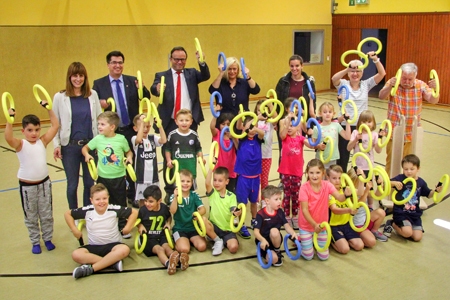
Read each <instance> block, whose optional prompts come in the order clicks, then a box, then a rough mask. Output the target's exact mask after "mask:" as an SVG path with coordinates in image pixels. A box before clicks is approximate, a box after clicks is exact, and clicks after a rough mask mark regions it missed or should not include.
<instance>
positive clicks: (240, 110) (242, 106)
mask: <svg viewBox="0 0 450 300" xmlns="http://www.w3.org/2000/svg"><path fill="white" fill-rule="evenodd" d="M243 112H245V111H244V105H242V104H239V113H243ZM244 120H245V116H244V117H242V122H244Z"/></svg>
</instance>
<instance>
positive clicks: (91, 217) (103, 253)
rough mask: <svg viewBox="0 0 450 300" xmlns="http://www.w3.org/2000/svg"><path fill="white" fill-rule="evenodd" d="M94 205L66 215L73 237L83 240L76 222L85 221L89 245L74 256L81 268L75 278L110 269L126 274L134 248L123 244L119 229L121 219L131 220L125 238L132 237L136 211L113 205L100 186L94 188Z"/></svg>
mask: <svg viewBox="0 0 450 300" xmlns="http://www.w3.org/2000/svg"><path fill="white" fill-rule="evenodd" d="M91 203H92V205H89V206H85V207H80V208H76V209H71V210H68V211H67V212H66V213H65V214H64V218H65V219H66V223H67V225H69V227H70V230H71V231H72V233H73V235H74V236H75V237H76V238H77V239H80V238H81V237H82V235H83V234H82V232H81V231H80V230H79V229H78V228H77V226H76V225H75V220H80V219H85V220H86V229H87V232H88V238H89V244H88V245H84V246H81V247H80V248H78V249H77V250H75V251H73V252H72V259H73V260H74V261H75V262H77V263H79V264H81V265H82V266H80V267H77V268H75V269H74V270H73V274H72V275H73V277H74V278H76V279H78V278H81V277H85V276H89V275H92V274H93V273H94V272H98V271H100V270H102V269H105V268H107V267H109V266H112V267H113V268H114V269H116V270H117V271H119V272H121V271H122V259H124V258H125V257H127V256H128V254H129V253H130V248H129V247H128V246H127V245H125V244H123V243H122V235H121V232H120V231H119V229H118V226H117V223H118V218H124V219H128V220H127V223H126V225H125V227H124V228H123V229H122V234H128V233H130V231H131V230H132V229H133V227H134V223H135V222H136V217H137V214H138V212H137V211H136V210H134V209H132V208H128V207H122V206H119V205H113V204H109V193H108V190H107V189H106V187H105V186H104V185H103V184H101V183H99V184H96V185H94V186H92V188H91Z"/></svg>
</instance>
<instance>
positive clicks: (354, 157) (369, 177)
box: [352, 152, 373, 182]
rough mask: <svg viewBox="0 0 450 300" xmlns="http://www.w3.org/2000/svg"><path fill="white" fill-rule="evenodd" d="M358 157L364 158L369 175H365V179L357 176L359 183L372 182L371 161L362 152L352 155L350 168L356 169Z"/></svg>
mask: <svg viewBox="0 0 450 300" xmlns="http://www.w3.org/2000/svg"><path fill="white" fill-rule="evenodd" d="M359 156H361V157H362V158H364V159H365V160H366V162H367V165H368V166H369V174H367V177H366V178H363V177H362V176H361V175H358V178H359V181H361V182H369V181H371V180H372V177H373V165H372V161H371V160H370V158H369V157H368V156H367V154H365V153H363V152H357V153H355V154H353V157H352V167H356V158H358V157H359Z"/></svg>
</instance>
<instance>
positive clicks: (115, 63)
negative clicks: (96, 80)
mask: <svg viewBox="0 0 450 300" xmlns="http://www.w3.org/2000/svg"><path fill="white" fill-rule="evenodd" d="M109 64H110V65H119V66H121V65H123V61H110V62H109Z"/></svg>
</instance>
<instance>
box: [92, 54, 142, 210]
mask: <svg viewBox="0 0 450 300" xmlns="http://www.w3.org/2000/svg"><path fill="white" fill-rule="evenodd" d="M124 62H125V57H124V55H123V54H122V52H120V51H112V52H110V53H108V55H106V63H107V67H108V70H109V74H108V75H106V76H105V77H102V78H99V79H97V80H94V87H93V89H94V90H95V91H97V94H98V98H99V99H100V105H101V106H102V108H104V109H106V110H111V107H110V106H109V105H108V103H107V102H106V100H107V99H108V98H109V97H112V98H113V99H114V100H115V102H116V111H117V114H118V115H119V117H120V125H119V128H117V133H120V134H122V135H124V136H125V138H126V139H127V141H128V144H129V145H130V148H131V149H133V145H132V144H131V138H132V137H133V136H134V135H136V132H135V131H134V130H133V118H134V117H135V116H136V115H137V114H138V113H139V97H138V83H137V78H136V77H134V76H129V75H123V74H122V72H123V64H124ZM143 91H144V92H143V95H144V97H147V98H149V99H150V92H149V91H148V90H147V88H146V87H145V86H144V87H143ZM127 181H128V183H129V186H128V192H127V197H128V201H130V200H131V202H132V203H134V199H135V195H134V194H135V186H134V182H133V181H132V180H131V179H130V178H129V177H128V176H127Z"/></svg>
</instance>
